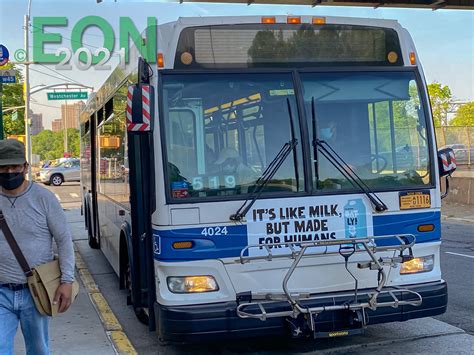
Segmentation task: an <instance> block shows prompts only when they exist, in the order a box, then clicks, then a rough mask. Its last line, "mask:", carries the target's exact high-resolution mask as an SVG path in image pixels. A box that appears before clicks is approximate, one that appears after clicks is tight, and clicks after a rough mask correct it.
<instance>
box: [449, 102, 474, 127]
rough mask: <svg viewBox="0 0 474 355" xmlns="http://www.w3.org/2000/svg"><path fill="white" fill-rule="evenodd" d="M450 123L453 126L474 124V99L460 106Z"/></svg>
mask: <svg viewBox="0 0 474 355" xmlns="http://www.w3.org/2000/svg"><path fill="white" fill-rule="evenodd" d="M450 124H451V125H452V126H471V127H472V126H474V101H471V102H468V103H465V104H463V105H461V106H459V108H458V109H457V111H456V116H454V118H453V119H452V120H451V122H450Z"/></svg>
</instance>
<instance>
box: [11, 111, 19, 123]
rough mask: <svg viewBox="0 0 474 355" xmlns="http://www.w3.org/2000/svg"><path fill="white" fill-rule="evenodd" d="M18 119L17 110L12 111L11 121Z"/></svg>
mask: <svg viewBox="0 0 474 355" xmlns="http://www.w3.org/2000/svg"><path fill="white" fill-rule="evenodd" d="M17 119H18V111H13V113H12V121H16V120H17Z"/></svg>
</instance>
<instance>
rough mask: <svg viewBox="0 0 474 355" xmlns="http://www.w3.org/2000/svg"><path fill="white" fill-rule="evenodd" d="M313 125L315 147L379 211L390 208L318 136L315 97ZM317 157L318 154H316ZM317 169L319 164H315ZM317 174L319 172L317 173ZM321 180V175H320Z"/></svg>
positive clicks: (312, 106) (312, 104)
mask: <svg viewBox="0 0 474 355" xmlns="http://www.w3.org/2000/svg"><path fill="white" fill-rule="evenodd" d="M311 100H312V103H311V108H312V112H311V114H312V125H313V130H312V131H313V147H314V148H317V149H318V150H319V152H320V153H321V154H322V155H323V156H324V157H325V158H326V159H327V160H328V161H329V162H330V163H331V164H332V165H333V166H334V167H335V168H336V169H337V170H338V171H339V172H340V173H341V174H342V176H344V177H345V178H346V179H347V180H348V181H349V182H350V183H351V184H352V186H354V187H355V188H359V189H360V190H361V191H362V192H363V193H364V194H365V195H366V196H367V197H368V198H369V200H370V202H372V204H373V205H374V206H375V210H376V211H377V212H383V211H386V210H388V207H387V205H386V204H385V203H384V202H383V201H382V200H381V199H380V197H378V196H377V195H376V194H375V192H374V191H372V190H371V189H370V188H369V187H368V186H367V184H366V183H365V182H364V181H363V180H362V179H361V178H360V177H359V175H357V174H356V172H355V171H354V169H352V167H351V166H350V165H349V164H347V163H346V162H345V161H344V159H342V158H341V156H340V155H339V154H337V152H336V151H335V150H334V149H333V148H332V147H331V146H330V145H329V143H328V142H326V141H324V140H321V139H318V138H317V137H316V110H315V107H314V97H313V98H311ZM315 158H316V156H315ZM315 168H316V171H317V166H315ZM316 174H317V173H316ZM318 182H319V177H318Z"/></svg>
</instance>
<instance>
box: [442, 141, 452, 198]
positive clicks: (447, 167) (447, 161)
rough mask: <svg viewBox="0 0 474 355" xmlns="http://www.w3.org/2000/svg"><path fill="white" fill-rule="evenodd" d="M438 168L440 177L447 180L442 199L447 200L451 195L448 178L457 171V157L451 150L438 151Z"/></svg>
mask: <svg viewBox="0 0 474 355" xmlns="http://www.w3.org/2000/svg"><path fill="white" fill-rule="evenodd" d="M438 168H439V177H443V176H444V177H445V178H446V185H445V186H446V191H445V192H444V193H443V194H442V195H441V198H442V199H443V198H445V197H446V196H448V193H449V180H448V178H449V177H450V176H451V174H452V173H453V172H454V170H456V156H455V155H454V151H453V150H452V149H451V148H445V149H441V150H439V151H438Z"/></svg>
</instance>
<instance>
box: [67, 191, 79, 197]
mask: <svg viewBox="0 0 474 355" xmlns="http://www.w3.org/2000/svg"><path fill="white" fill-rule="evenodd" d="M69 195H70V196H71V197H75V198H78V197H79V195H78V194H76V193H74V192H72V193H70V194H69Z"/></svg>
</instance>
